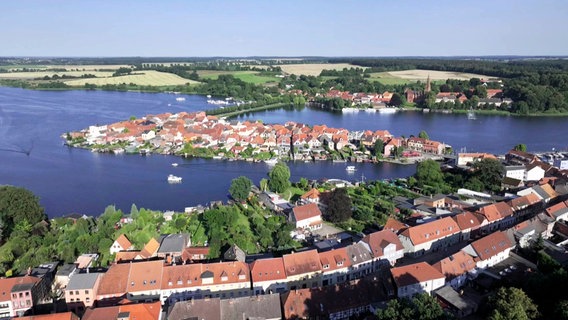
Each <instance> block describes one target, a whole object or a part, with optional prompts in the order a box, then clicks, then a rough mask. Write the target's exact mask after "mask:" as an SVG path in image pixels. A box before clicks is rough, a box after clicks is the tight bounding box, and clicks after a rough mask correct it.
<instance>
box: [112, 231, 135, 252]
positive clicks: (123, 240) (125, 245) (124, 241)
mask: <svg viewBox="0 0 568 320" xmlns="http://www.w3.org/2000/svg"><path fill="white" fill-rule="evenodd" d="M116 242H118V244H119V245H120V246H121V247H122V250H128V249H130V247H132V243H131V242H130V240H128V238H127V237H126V236H125V235H124V234H121V235H120V236H118V238H117V239H116Z"/></svg>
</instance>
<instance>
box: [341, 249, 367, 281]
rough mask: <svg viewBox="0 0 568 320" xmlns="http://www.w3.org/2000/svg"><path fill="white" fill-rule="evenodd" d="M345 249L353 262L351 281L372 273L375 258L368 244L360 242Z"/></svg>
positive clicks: (350, 273) (350, 274) (350, 271)
mask: <svg viewBox="0 0 568 320" xmlns="http://www.w3.org/2000/svg"><path fill="white" fill-rule="evenodd" d="M345 249H347V256H348V257H349V260H350V261H351V268H350V269H349V279H350V280H354V279H359V278H362V277H363V276H365V275H368V274H370V273H371V272H372V270H373V256H372V254H371V251H370V250H369V246H368V245H367V244H365V243H363V242H358V243H354V244H351V245H348V246H347V247H346V248H345Z"/></svg>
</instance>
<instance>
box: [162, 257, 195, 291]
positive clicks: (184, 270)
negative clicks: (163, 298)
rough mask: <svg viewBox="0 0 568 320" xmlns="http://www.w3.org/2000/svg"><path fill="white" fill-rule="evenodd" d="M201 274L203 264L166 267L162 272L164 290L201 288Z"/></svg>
mask: <svg viewBox="0 0 568 320" xmlns="http://www.w3.org/2000/svg"><path fill="white" fill-rule="evenodd" d="M201 273H202V264H201V263H192V264H184V265H173V266H164V269H163V271H162V290H169V289H177V288H188V287H194V286H200V285H201V278H200V276H201Z"/></svg>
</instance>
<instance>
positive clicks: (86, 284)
mask: <svg viewBox="0 0 568 320" xmlns="http://www.w3.org/2000/svg"><path fill="white" fill-rule="evenodd" d="M100 275H101V273H79V274H76V275H74V276H72V277H71V279H69V284H68V285H67V288H66V290H81V289H93V288H94V287H95V283H96V282H97V279H98V278H99V276H100Z"/></svg>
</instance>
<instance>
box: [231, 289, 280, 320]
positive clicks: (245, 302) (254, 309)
mask: <svg viewBox="0 0 568 320" xmlns="http://www.w3.org/2000/svg"><path fill="white" fill-rule="evenodd" d="M221 316H222V318H223V319H225V320H230V319H234V320H241V319H281V318H282V311H281V309H280V295H279V294H267V295H259V296H252V297H241V298H234V299H227V300H221Z"/></svg>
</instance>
